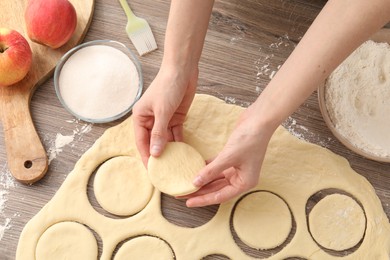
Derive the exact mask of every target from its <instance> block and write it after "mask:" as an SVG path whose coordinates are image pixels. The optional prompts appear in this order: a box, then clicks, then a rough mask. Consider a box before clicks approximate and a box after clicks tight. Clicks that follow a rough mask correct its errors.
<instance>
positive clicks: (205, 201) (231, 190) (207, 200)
mask: <svg viewBox="0 0 390 260" xmlns="http://www.w3.org/2000/svg"><path fill="white" fill-rule="evenodd" d="M241 192H242V191H241V190H238V189H236V188H235V187H234V186H231V185H228V186H225V187H223V188H222V189H220V190H217V191H214V192H212V193H208V194H204V195H201V196H197V197H193V198H190V199H188V200H187V202H186V205H187V207H189V208H192V207H204V206H208V205H214V204H220V203H223V202H226V201H228V200H230V199H232V198H234V197H235V196H237V195H239V194H240V193H241Z"/></svg>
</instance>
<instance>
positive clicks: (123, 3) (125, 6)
mask: <svg viewBox="0 0 390 260" xmlns="http://www.w3.org/2000/svg"><path fill="white" fill-rule="evenodd" d="M119 2H120V3H121V6H122V8H123V10H124V11H125V14H126V16H127V19H129V20H130V19H134V18H135V17H136V16H135V14H134V13H133V11H132V10H131V9H130V6H129V4H128V3H127V0H119Z"/></svg>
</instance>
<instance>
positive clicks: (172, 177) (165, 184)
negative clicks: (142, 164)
mask: <svg viewBox="0 0 390 260" xmlns="http://www.w3.org/2000/svg"><path fill="white" fill-rule="evenodd" d="M205 165H206V162H205V160H204V159H203V157H202V155H200V154H199V152H198V151H196V150H195V149H194V148H193V147H192V146H190V145H188V144H186V143H182V142H170V143H168V144H167V145H166V147H165V149H164V152H163V153H162V154H161V155H160V156H159V157H153V156H151V157H150V158H149V162H148V172H149V178H150V181H151V182H152V184H153V185H154V186H155V187H156V188H157V189H158V190H159V191H161V192H163V193H166V194H169V195H172V196H183V195H187V194H190V193H193V192H195V191H197V190H198V188H197V187H195V186H194V185H193V184H192V182H193V180H194V178H195V176H196V175H197V174H198V172H199V171H200V170H201V169H202V168H203V167H204V166H205Z"/></svg>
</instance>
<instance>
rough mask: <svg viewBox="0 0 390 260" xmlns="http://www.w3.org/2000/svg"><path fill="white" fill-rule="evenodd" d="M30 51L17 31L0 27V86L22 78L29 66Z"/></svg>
mask: <svg viewBox="0 0 390 260" xmlns="http://www.w3.org/2000/svg"><path fill="white" fill-rule="evenodd" d="M31 60H32V52H31V49H30V45H29V44H28V42H27V40H26V39H25V38H24V37H23V36H22V35H21V34H20V33H18V32H17V31H15V30H11V29H8V28H0V87H4V86H9V85H12V84H14V83H16V82H18V81H20V80H22V79H23V78H24V77H25V76H26V74H27V73H28V71H29V70H30V67H31Z"/></svg>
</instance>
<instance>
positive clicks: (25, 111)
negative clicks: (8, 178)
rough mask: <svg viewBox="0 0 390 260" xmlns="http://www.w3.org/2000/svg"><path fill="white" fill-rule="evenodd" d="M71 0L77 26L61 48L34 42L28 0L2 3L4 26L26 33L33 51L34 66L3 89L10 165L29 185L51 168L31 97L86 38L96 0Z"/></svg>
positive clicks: (0, 96) (0, 104) (1, 101)
mask: <svg viewBox="0 0 390 260" xmlns="http://www.w3.org/2000/svg"><path fill="white" fill-rule="evenodd" d="M71 2H72V3H73V6H74V7H75V9H76V12H77V27H76V29H75V32H74V34H73V36H72V38H71V39H70V40H69V41H68V42H67V43H66V44H65V45H63V46H62V47H60V48H58V49H51V48H49V47H47V46H44V45H41V44H37V43H33V42H32V41H31V40H30V38H29V37H28V36H27V32H26V25H25V21H24V11H25V9H26V6H27V0H23V1H1V2H0V10H1V12H0V23H1V26H3V27H6V28H10V29H13V30H16V31H18V32H19V33H21V34H22V35H24V37H25V38H26V40H27V41H28V42H29V44H30V47H31V50H32V53H33V56H32V66H31V69H30V71H29V72H28V74H27V75H26V77H25V78H24V79H23V80H21V81H19V82H17V83H15V84H14V85H13V86H9V87H7V88H0V107H1V113H0V118H1V120H2V123H3V128H4V139H5V145H6V150H7V158H8V168H9V169H10V171H11V173H12V175H13V176H14V177H15V178H16V179H18V180H19V181H21V182H24V183H28V184H31V183H34V182H35V181H38V180H39V179H41V178H42V177H43V176H44V175H45V173H46V171H47V168H48V161H47V156H46V152H45V149H44V147H43V145H42V143H41V141H40V139H39V136H38V135H37V133H36V130H35V127H34V124H33V121H32V119H31V115H30V109H29V108H30V100H31V96H32V94H33V93H34V90H35V89H36V88H37V87H38V86H39V85H40V84H41V83H42V82H44V81H45V80H46V79H47V78H48V77H50V76H51V75H52V71H53V69H54V68H55V66H56V64H57V61H58V60H59V59H60V58H61V57H62V55H64V54H65V53H66V52H67V51H68V50H70V49H71V48H72V47H74V46H76V45H77V44H78V43H80V42H81V40H82V39H83V38H84V36H85V34H86V32H87V28H88V26H89V25H90V22H91V18H92V14H93V10H94V0H85V1H75V0H73V1H71Z"/></svg>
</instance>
